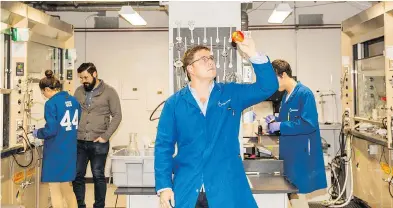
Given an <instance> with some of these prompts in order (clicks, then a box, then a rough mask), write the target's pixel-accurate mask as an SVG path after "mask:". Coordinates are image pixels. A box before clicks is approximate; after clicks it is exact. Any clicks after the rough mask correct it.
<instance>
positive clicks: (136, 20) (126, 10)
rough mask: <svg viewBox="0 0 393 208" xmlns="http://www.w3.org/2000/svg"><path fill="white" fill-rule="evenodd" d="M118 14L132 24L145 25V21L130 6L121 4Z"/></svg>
mask: <svg viewBox="0 0 393 208" xmlns="http://www.w3.org/2000/svg"><path fill="white" fill-rule="evenodd" d="M119 15H120V16H121V17H123V18H124V19H125V20H126V21H128V22H129V23H131V24H132V25H146V24H147V23H146V21H145V20H144V19H143V18H142V17H141V16H140V15H139V14H138V12H136V11H135V10H134V9H133V8H132V7H131V6H122V7H121V10H120V11H119Z"/></svg>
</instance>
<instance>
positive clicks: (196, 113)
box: [155, 62, 278, 208]
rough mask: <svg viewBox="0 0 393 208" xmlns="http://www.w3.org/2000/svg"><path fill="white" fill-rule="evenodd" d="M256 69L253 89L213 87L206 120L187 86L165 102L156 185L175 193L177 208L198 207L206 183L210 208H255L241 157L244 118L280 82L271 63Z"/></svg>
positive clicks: (248, 86)
mask: <svg viewBox="0 0 393 208" xmlns="http://www.w3.org/2000/svg"><path fill="white" fill-rule="evenodd" d="M253 67H254V71H255V74H256V82H255V83H253V84H236V83H229V84H222V83H215V85H214V88H213V90H212V92H211V94H210V98H209V101H208V107H207V112H206V117H205V116H204V115H203V113H202V111H201V109H200V108H199V106H198V104H197V102H196V100H195V99H194V97H193V96H192V94H191V91H190V89H189V88H188V87H185V88H183V89H181V90H180V91H178V92H176V93H175V94H174V95H172V96H171V97H170V98H169V99H168V100H167V101H166V103H165V106H164V108H163V111H162V113H161V116H160V121H159V124H158V132H157V138H156V143H155V180H156V190H157V191H159V190H161V189H163V188H172V189H173V191H174V193H175V202H176V204H175V205H176V208H194V207H195V204H196V201H197V197H198V195H199V192H200V189H201V186H202V184H204V187H205V192H206V196H207V200H208V203H209V207H211V208H222V207H225V208H239V207H247V208H253V207H257V204H256V202H255V200H254V198H253V195H252V192H251V189H250V187H249V184H248V181H247V178H246V175H245V172H244V168H243V163H242V159H241V156H240V150H239V149H240V148H239V139H238V138H239V127H240V118H241V112H242V111H243V110H244V109H245V108H248V107H250V106H252V105H254V104H257V103H259V102H261V101H264V100H265V99H267V98H268V97H270V96H271V95H272V94H273V93H274V92H275V91H276V90H277V89H278V81H277V77H276V74H275V72H274V71H273V68H272V65H271V63H270V62H267V63H265V64H253ZM175 143H177V148H178V152H177V155H176V157H175V158H173V157H172V156H173V154H174V150H175ZM172 172H173V173H174V178H173V180H172Z"/></svg>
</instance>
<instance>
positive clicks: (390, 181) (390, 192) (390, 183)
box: [388, 179, 393, 198]
mask: <svg viewBox="0 0 393 208" xmlns="http://www.w3.org/2000/svg"><path fill="white" fill-rule="evenodd" d="M388 184H389V186H388V188H389V194H390V196H391V197H392V198H393V194H392V191H391V189H390V187H391V186H392V179H390V180H389V183H388Z"/></svg>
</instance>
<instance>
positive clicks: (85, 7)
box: [25, 1, 167, 12]
mask: <svg viewBox="0 0 393 208" xmlns="http://www.w3.org/2000/svg"><path fill="white" fill-rule="evenodd" d="M25 3H26V4H29V5H31V6H32V7H34V8H36V9H39V10H43V11H48V12H99V11H120V9H121V7H122V6H132V7H135V10H136V11H166V10H167V7H166V6H164V5H160V2H158V1H157V2H156V1H146V2H135V1H134V2H113V1H112V2H111V1H110V2H105V1H87V2H83V1H80V2H74V1H58V2H56V1H44V2H34V1H33V2H25Z"/></svg>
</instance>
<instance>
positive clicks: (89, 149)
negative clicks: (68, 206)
mask: <svg viewBox="0 0 393 208" xmlns="http://www.w3.org/2000/svg"><path fill="white" fill-rule="evenodd" d="M108 151H109V142H107V143H99V142H91V141H80V140H78V150H77V154H78V156H77V162H76V171H77V173H76V178H75V181H73V182H72V185H73V189H74V192H75V196H76V199H77V202H78V207H79V208H86V204H85V193H86V186H85V175H86V169H87V163H88V162H89V161H90V166H91V172H92V173H93V181H94V200H95V202H94V205H93V207H94V208H104V207H105V195H106V180H105V163H106V158H107V156H108Z"/></svg>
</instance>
